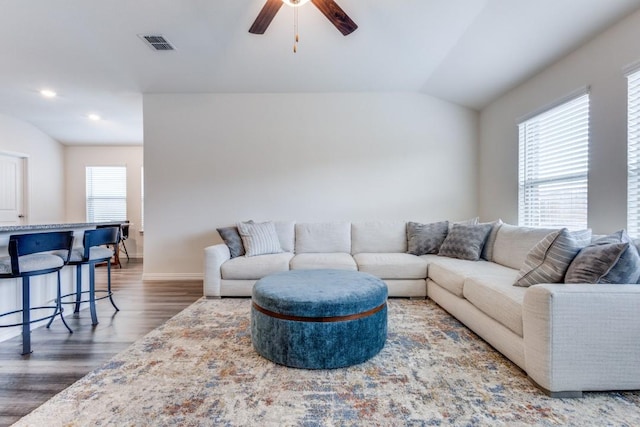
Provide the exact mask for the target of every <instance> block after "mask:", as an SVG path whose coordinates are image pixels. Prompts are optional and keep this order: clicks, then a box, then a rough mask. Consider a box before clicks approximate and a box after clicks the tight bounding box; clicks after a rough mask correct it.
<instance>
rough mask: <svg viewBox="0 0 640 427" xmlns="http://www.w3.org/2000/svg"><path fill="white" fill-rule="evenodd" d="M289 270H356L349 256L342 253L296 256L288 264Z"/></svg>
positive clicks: (354, 263) (356, 267)
mask: <svg viewBox="0 0 640 427" xmlns="http://www.w3.org/2000/svg"><path fill="white" fill-rule="evenodd" d="M289 266H290V267H291V270H317V269H334V270H357V269H358V266H357V265H356V262H355V261H354V260H353V257H352V256H351V254H347V253H344V252H331V253H308V254H297V255H295V256H294V257H293V258H292V259H291V262H289Z"/></svg>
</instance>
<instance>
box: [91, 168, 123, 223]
mask: <svg viewBox="0 0 640 427" xmlns="http://www.w3.org/2000/svg"><path fill="white" fill-rule="evenodd" d="M86 186H87V192H86V197H87V222H96V221H124V220H126V219H127V168H126V167H124V166H87V168H86Z"/></svg>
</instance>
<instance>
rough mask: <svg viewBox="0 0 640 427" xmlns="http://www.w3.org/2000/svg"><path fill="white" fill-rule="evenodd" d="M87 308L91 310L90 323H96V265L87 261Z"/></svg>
mask: <svg viewBox="0 0 640 427" xmlns="http://www.w3.org/2000/svg"><path fill="white" fill-rule="evenodd" d="M89 310H91V324H92V325H93V326H95V325H97V324H98V315H97V314H96V265H95V263H93V262H90V263H89Z"/></svg>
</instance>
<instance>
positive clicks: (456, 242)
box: [438, 224, 493, 261]
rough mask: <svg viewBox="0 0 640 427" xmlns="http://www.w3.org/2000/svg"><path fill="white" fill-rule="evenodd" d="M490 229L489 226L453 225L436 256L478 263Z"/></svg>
mask: <svg viewBox="0 0 640 427" xmlns="http://www.w3.org/2000/svg"><path fill="white" fill-rule="evenodd" d="M491 228H493V226H492V225H491V224H477V225H462V224H453V227H451V231H450V232H449V234H447V238H446V239H444V242H443V243H442V246H440V252H438V255H441V256H446V257H450V258H459V259H466V260H470V261H478V260H479V259H480V253H482V248H483V247H484V243H485V241H486V240H487V237H488V236H489V233H490V232H491Z"/></svg>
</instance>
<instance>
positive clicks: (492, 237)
mask: <svg viewBox="0 0 640 427" xmlns="http://www.w3.org/2000/svg"><path fill="white" fill-rule="evenodd" d="M483 224H485V223H483ZM486 224H491V231H490V232H489V236H488V237H487V241H486V242H484V247H483V248H482V253H481V254H480V258H482V259H486V260H487V261H493V245H494V244H495V243H496V236H497V235H498V230H500V227H502V224H504V223H503V222H502V220H501V219H498V220H496V221H493V222H489V223H486Z"/></svg>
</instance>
